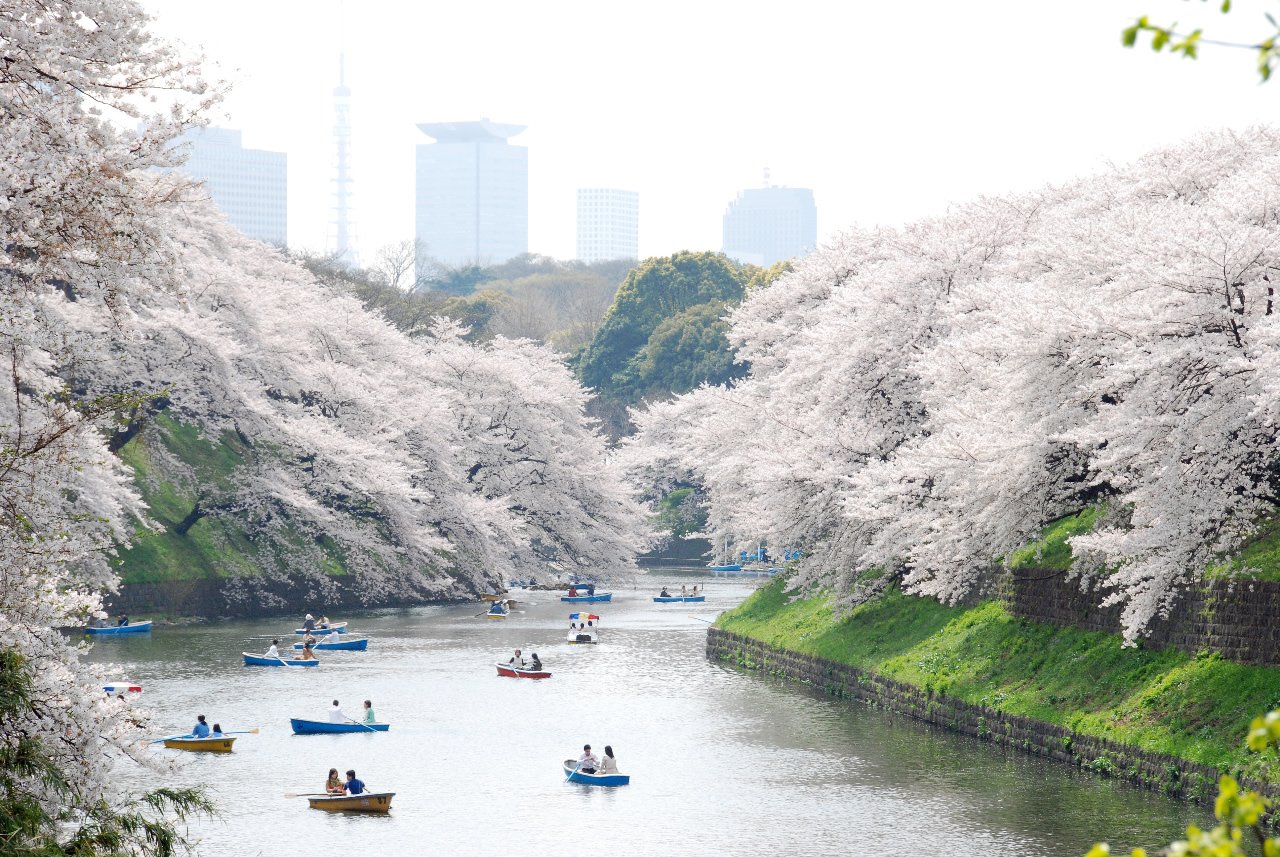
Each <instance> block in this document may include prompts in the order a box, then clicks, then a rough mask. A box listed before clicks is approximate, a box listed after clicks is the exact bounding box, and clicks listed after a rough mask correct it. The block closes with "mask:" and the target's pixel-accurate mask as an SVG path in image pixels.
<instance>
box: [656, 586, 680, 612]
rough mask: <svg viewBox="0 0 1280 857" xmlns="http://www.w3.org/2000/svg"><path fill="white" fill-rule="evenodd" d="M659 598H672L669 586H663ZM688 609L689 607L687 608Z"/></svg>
mask: <svg viewBox="0 0 1280 857" xmlns="http://www.w3.org/2000/svg"><path fill="white" fill-rule="evenodd" d="M658 597H659V598H670V597H671V593H670V592H668V591H667V587H665V586H664V587H662V591H661V592H659V593H658ZM686 609H687V608H686Z"/></svg>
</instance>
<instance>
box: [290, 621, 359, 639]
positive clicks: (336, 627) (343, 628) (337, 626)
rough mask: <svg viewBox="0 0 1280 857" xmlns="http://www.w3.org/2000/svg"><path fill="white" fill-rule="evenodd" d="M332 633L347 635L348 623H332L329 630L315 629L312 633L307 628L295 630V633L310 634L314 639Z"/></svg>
mask: <svg viewBox="0 0 1280 857" xmlns="http://www.w3.org/2000/svg"><path fill="white" fill-rule="evenodd" d="M330 631H337V632H338V633H339V634H345V633H347V623H346V622H330V623H329V627H327V628H315V629H314V630H311V631H308V630H307V629H306V628H295V629H294V631H293V633H295V634H310V635H311V636H313V637H324V636H326V635H327V634H328V633H329V632H330Z"/></svg>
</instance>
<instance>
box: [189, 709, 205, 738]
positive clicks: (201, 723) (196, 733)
mask: <svg viewBox="0 0 1280 857" xmlns="http://www.w3.org/2000/svg"><path fill="white" fill-rule="evenodd" d="M191 737H192V738H208V737H209V724H208V723H206V722H205V719H204V715H203V714H197V715H196V725H195V726H194V727H192V729H191Z"/></svg>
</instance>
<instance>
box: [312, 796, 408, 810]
mask: <svg viewBox="0 0 1280 857" xmlns="http://www.w3.org/2000/svg"><path fill="white" fill-rule="evenodd" d="M395 796H396V793H395V792H366V793H364V794H362V795H334V796H333V797H309V798H307V803H309V804H310V805H311V808H312V809H323V810H324V811H325V812H388V811H389V810H390V809H391V799H392V798H393V797H395Z"/></svg>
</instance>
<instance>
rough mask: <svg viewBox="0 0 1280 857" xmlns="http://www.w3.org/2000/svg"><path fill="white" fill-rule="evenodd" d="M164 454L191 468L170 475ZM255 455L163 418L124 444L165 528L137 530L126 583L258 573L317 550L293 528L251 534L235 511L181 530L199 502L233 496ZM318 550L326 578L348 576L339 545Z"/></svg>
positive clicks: (127, 553)
mask: <svg viewBox="0 0 1280 857" xmlns="http://www.w3.org/2000/svg"><path fill="white" fill-rule="evenodd" d="M157 445H160V446H161V447H162V449H161V448H157ZM162 452H165V453H168V454H169V455H172V456H173V457H174V458H176V459H177V460H178V462H180V466H181V468H182V469H183V470H184V471H185V472H184V473H183V475H182V476H181V477H179V476H178V475H177V474H175V473H172V472H168V468H167V467H166V465H165V460H166V456H164V455H162V454H161V453H162ZM250 454H252V453H251V451H250V450H249V449H248V448H247V447H246V446H245V445H244V443H243V442H242V441H240V439H239V438H237V437H236V436H235V434H234V433H232V432H225V433H223V435H222V436H221V437H220V438H218V440H217V441H216V442H213V441H210V440H208V439H206V438H205V437H204V436H203V435H202V434H201V433H200V431H199V429H197V428H196V427H194V426H191V425H187V424H184V423H179V422H178V421H176V420H174V419H172V418H171V417H169V416H168V415H166V414H163V413H162V414H159V415H157V416H156V417H155V418H154V423H153V425H152V426H151V427H150V429H149V430H148V431H147V432H144V433H140V434H139V435H137V436H136V437H134V438H133V439H131V440H130V441H129V442H128V443H127V444H125V445H124V447H123V448H122V449H121V450H120V458H121V460H123V461H124V462H125V463H126V464H127V465H129V466H130V467H131V468H132V469H133V471H134V482H135V484H136V485H137V487H138V490H139V491H140V492H141V494H142V497H143V499H144V500H145V501H146V503H147V507H148V510H149V515H150V517H151V519H152V520H153V521H154V522H155V523H156V524H158V525H159V526H160V527H161V529H159V530H150V529H146V528H144V527H142V526H139V527H138V528H137V529H136V530H135V532H134V537H133V540H132V542H133V544H132V546H131V547H129V548H127V549H125V550H122V551H121V553H120V561H119V573H120V576H121V579H122V580H123V581H124V582H125V583H157V582H164V581H178V580H200V579H205V578H217V577H233V576H246V575H257V574H260V573H262V571H263V570H264V569H266V568H283V567H287V564H286V562H285V559H286V555H288V554H291V553H302V552H304V551H305V552H306V553H307V554H315V553H317V551H316V544H315V542H314V541H312V540H310V539H308V538H306V537H304V536H303V535H302V534H300V533H296V532H293V531H291V530H289V528H287V527H286V528H285V529H284V533H283V535H272V536H257V537H251V536H249V535H248V530H249V527H247V526H246V522H245V521H244V520H243V519H242V518H241V517H240V516H239V515H238V514H235V513H232V514H213V515H208V516H206V517H202V518H200V519H199V520H198V521H197V522H196V523H195V524H194V525H192V526H191V528H190V529H188V530H187V531H186V532H185V533H179V532H178V527H179V524H180V523H181V522H182V520H183V519H184V518H185V517H186V516H187V514H188V513H189V512H191V510H192V508H193V507H194V506H195V504H196V501H197V500H198V499H201V498H204V502H205V504H206V505H208V504H210V503H214V502H217V500H218V498H221V497H228V496H231V495H232V494H234V491H235V488H236V486H235V481H236V471H237V469H238V468H239V467H240V466H241V465H242V464H243V463H244V462H245V460H246V458H247V457H248V456H249V455H250ZM319 547H320V549H321V550H320V551H319V556H320V559H319V563H318V564H319V566H320V567H321V568H323V570H324V571H325V573H327V574H330V575H342V574H346V573H347V571H346V567H345V565H344V564H343V558H342V554H341V551H340V550H339V549H338V548H337V546H336V545H334V544H333V543H332V542H331V541H329V540H327V539H326V540H324V542H323V543H322V544H320V545H319Z"/></svg>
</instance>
